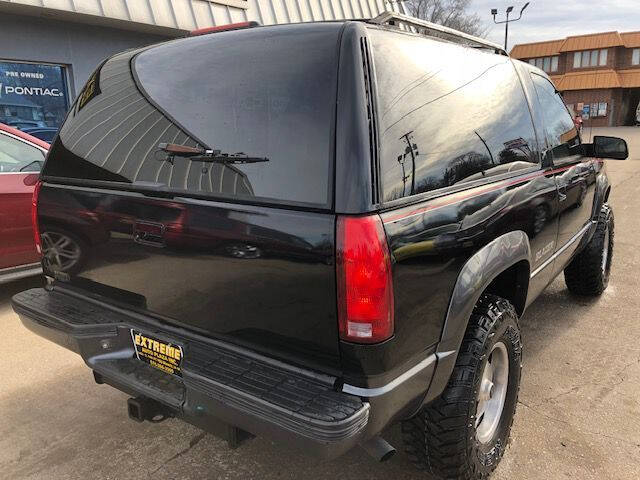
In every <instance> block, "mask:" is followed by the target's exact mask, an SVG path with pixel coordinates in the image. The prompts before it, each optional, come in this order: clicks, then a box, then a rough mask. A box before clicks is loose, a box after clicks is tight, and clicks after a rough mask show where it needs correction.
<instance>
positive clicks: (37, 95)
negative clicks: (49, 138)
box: [0, 61, 69, 131]
mask: <svg viewBox="0 0 640 480" xmlns="http://www.w3.org/2000/svg"><path fill="white" fill-rule="evenodd" d="M66 83H67V82H66V72H65V67H62V66H60V65H47V64H37V63H22V62H2V61H0V122H1V123H5V124H7V125H10V126H12V127H15V128H18V129H20V130H24V131H29V130H33V129H43V128H44V129H46V128H50V129H58V128H59V127H60V125H61V124H62V121H63V120H64V116H65V114H66V113H67V109H68V108H69V101H68V92H67V85H66Z"/></svg>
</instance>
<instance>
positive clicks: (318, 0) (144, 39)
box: [0, 0, 403, 129]
mask: <svg viewBox="0 0 640 480" xmlns="http://www.w3.org/2000/svg"><path fill="white" fill-rule="evenodd" d="M385 10H394V11H403V10H402V6H401V3H399V2H397V1H392V2H390V1H389V0H0V122H1V123H6V124H9V125H13V126H15V127H18V128H21V129H23V128H28V127H53V128H58V127H59V126H60V124H61V122H62V120H63V118H64V115H65V112H66V111H67V109H68V108H69V107H70V105H71V102H73V100H74V99H75V97H76V95H77V94H78V92H79V91H80V90H81V89H82V86H83V85H84V83H85V82H86V80H87V79H88V78H89V76H90V75H91V73H92V72H93V70H94V69H95V68H96V66H97V65H98V64H99V63H100V62H101V61H102V60H103V59H104V58H106V57H108V56H110V55H112V54H114V53H116V52H120V51H123V50H126V49H130V48H135V47H140V46H143V45H148V44H151V43H155V42H161V41H165V40H168V39H171V38H177V37H182V36H185V35H186V34H187V33H188V32H190V31H192V30H195V29H199V28H206V27H212V26H219V25H225V24H229V23H237V22H246V21H257V22H259V23H260V24H262V25H269V24H280V23H295V22H309V21H321V20H335V19H344V18H368V17H375V16H376V15H378V14H379V13H381V12H382V11H385Z"/></svg>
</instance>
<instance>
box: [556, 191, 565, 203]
mask: <svg viewBox="0 0 640 480" xmlns="http://www.w3.org/2000/svg"><path fill="white" fill-rule="evenodd" d="M566 199H567V196H566V195H565V194H564V193H562V192H558V200H559V201H561V202H564V201H565V200H566Z"/></svg>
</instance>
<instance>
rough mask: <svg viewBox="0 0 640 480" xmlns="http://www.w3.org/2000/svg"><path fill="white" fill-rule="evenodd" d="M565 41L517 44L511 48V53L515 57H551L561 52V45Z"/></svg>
mask: <svg viewBox="0 0 640 480" xmlns="http://www.w3.org/2000/svg"><path fill="white" fill-rule="evenodd" d="M563 43H564V39H563V40H549V41H546V42H536V43H526V44H524V45H516V46H514V47H513V48H512V49H511V53H510V54H509V55H510V56H512V57H513V58H538V57H550V56H552V55H558V54H560V47H561V46H562V44H563Z"/></svg>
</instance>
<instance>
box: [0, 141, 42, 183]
mask: <svg viewBox="0 0 640 480" xmlns="http://www.w3.org/2000/svg"><path fill="white" fill-rule="evenodd" d="M43 162H44V154H43V153H42V151H40V150H39V149H37V148H36V147H32V146H31V145H28V144H26V143H25V142H22V141H20V140H17V139H15V138H13V137H10V136H9V135H5V134H3V133H0V173H6V172H12V173H15V172H24V173H30V172H39V171H40V168H41V167H42V163H43Z"/></svg>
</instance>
